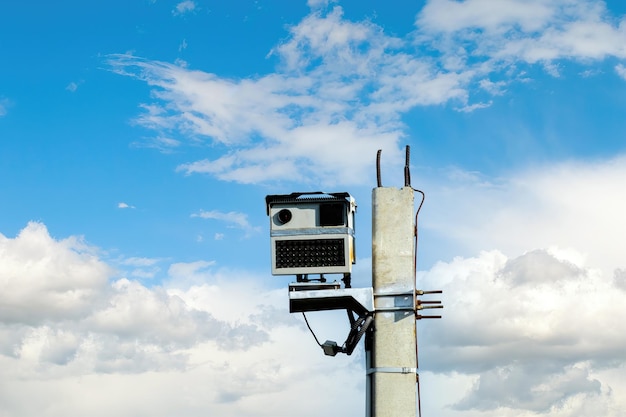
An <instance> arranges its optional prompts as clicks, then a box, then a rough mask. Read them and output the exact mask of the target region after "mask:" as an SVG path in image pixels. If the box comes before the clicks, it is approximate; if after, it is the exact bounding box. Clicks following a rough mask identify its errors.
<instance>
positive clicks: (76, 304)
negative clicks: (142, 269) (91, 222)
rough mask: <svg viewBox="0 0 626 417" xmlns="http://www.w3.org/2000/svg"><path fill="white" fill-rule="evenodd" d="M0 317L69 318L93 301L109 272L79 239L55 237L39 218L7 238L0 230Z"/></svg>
mask: <svg viewBox="0 0 626 417" xmlns="http://www.w3.org/2000/svg"><path fill="white" fill-rule="evenodd" d="M0 258H1V259H2V262H0V294H2V302H1V303H0V320H1V321H2V322H3V323H12V322H16V323H31V324H33V325H36V324H41V323H45V322H46V320H63V319H75V318H79V317H81V316H83V315H84V314H86V313H87V312H88V311H89V310H90V309H91V308H92V307H93V306H94V305H97V303H98V302H99V301H100V300H99V294H100V293H101V292H102V291H103V289H104V288H105V286H106V283H107V279H108V277H109V274H110V273H111V271H110V268H109V266H108V265H107V264H105V263H104V262H102V261H100V259H98V257H97V255H96V253H95V252H94V250H93V249H92V248H91V247H89V246H88V245H86V244H85V243H84V242H83V241H82V240H81V239H80V238H76V237H72V238H68V239H64V240H62V241H56V240H55V239H53V238H52V237H51V236H50V235H49V234H48V230H47V229H46V227H45V226H44V225H43V224H41V223H34V222H32V223H29V224H28V225H27V226H26V227H25V228H24V229H23V230H22V231H21V232H20V234H19V235H18V236H17V237H15V238H13V239H11V238H8V237H5V236H3V235H1V234H0Z"/></svg>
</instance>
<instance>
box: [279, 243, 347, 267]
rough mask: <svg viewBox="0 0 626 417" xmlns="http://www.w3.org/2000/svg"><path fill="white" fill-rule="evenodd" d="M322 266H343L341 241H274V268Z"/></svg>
mask: <svg viewBox="0 0 626 417" xmlns="http://www.w3.org/2000/svg"><path fill="white" fill-rule="evenodd" d="M322 266H345V251H344V240H343V239H311V240H277V241H276V268H315V267H322Z"/></svg>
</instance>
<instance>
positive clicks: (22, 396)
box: [0, 223, 363, 416]
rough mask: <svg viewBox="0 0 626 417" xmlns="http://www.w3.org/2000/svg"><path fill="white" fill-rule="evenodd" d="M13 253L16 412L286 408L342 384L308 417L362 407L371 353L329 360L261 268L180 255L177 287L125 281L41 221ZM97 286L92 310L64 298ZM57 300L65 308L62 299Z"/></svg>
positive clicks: (3, 346) (0, 249)
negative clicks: (223, 266) (220, 265)
mask: <svg viewBox="0 0 626 417" xmlns="http://www.w3.org/2000/svg"><path fill="white" fill-rule="evenodd" d="M51 258H55V259H57V261H55V262H52V260H51ZM0 259H2V261H3V262H1V263H0V265H1V267H2V269H0V282H1V283H2V284H1V285H2V288H1V290H2V291H0V306H2V307H3V309H2V313H1V314H0V367H1V368H2V370H3V372H2V373H1V375H0V384H1V385H2V386H3V387H5V388H6V389H5V388H3V390H1V391H0V411H1V412H2V413H3V414H6V415H42V416H46V415H58V414H59V413H60V414H63V415H68V416H80V415H94V414H97V413H98V412H101V411H102V410H105V411H106V412H107V413H110V412H114V413H115V414H116V415H136V414H137V413H140V414H144V413H147V414H150V415H171V414H184V415H189V416H196V415H198V416H199V415H206V413H207V412H208V413H209V414H215V415H223V416H240V415H257V416H262V415H267V416H275V415H280V414H281V413H283V412H284V410H285V407H287V408H289V407H292V406H295V405H296V404H307V402H311V401H313V399H312V398H311V396H310V393H311V392H315V391H316V390H319V387H320V386H325V385H327V384H328V383H329V382H331V381H334V382H337V381H341V383H342V389H341V390H334V391H329V392H328V393H326V394H325V395H324V396H323V397H324V398H322V399H317V398H315V399H314V401H315V407H313V406H311V407H307V408H306V410H304V411H303V413H302V415H304V416H313V415H317V413H318V410H319V407H322V408H323V409H326V410H340V411H341V412H343V413H347V412H350V410H351V409H352V407H353V406H352V405H351V404H346V403H345V401H344V402H342V401H340V400H341V399H342V398H344V399H345V398H346V396H348V397H358V396H359V395H360V390H361V389H362V378H360V374H361V371H362V369H361V367H360V366H358V365H357V366H356V367H355V366H354V364H355V363H356V362H355V361H358V360H361V359H362V357H361V358H357V357H352V358H348V357H346V358H343V360H342V359H339V360H337V361H328V360H327V358H326V357H325V356H324V355H323V354H322V353H321V351H320V350H319V347H318V346H317V345H315V344H314V343H303V341H306V342H311V340H310V335H309V334H308V330H307V329H306V327H305V326H304V325H303V324H302V323H301V322H300V321H299V320H297V319H296V318H295V317H293V316H291V315H289V314H288V312H287V311H286V308H287V302H286V301H287V300H286V297H285V293H284V291H282V290H273V289H269V288H267V287H265V285H264V284H263V280H262V279H261V278H260V277H258V276H255V275H254V274H251V273H249V272H247V273H246V272H245V271H224V270H221V271H220V270H217V269H216V268H214V264H213V263H212V262H208V261H196V262H191V263H175V264H172V265H171V267H170V268H169V275H170V280H169V281H168V283H167V285H165V286H155V287H152V288H148V287H145V286H144V285H142V284H141V283H139V282H137V281H133V280H130V279H127V278H120V277H115V276H114V272H113V271H112V268H110V267H108V266H107V265H106V263H105V262H104V261H102V260H101V259H98V257H97V253H96V251H95V249H93V248H89V247H88V246H87V245H86V244H84V243H83V242H82V241H81V240H80V239H77V238H67V239H64V240H56V239H54V238H52V237H50V236H49V234H48V232H47V230H46V228H45V226H43V225H42V224H38V223H32V224H29V225H28V226H27V227H26V228H25V229H24V230H23V231H22V232H21V233H20V234H19V235H18V236H17V237H15V238H7V237H4V236H2V239H1V240H0ZM120 263H123V262H120ZM126 264H128V265H131V266H144V267H145V266H150V265H153V264H154V260H152V259H147V258H128V259H127V260H126ZM233 276H237V277H239V279H238V280H237V281H233V280H232V277H233ZM18 283H19V286H21V287H23V288H24V289H23V291H22V293H19V291H18ZM84 288H92V289H93V291H92V292H90V293H89V294H90V298H89V306H88V308H87V307H85V305H84V303H83V300H81V299H80V297H69V296H65V294H64V293H65V292H71V291H74V292H77V293H80V292H81V291H82V290H83V289H84ZM24 294H25V295H24ZM57 299H59V300H61V301H63V303H62V305H59V304H57V303H51V302H50V301H49V300H57ZM8 307H12V309H10V310H11V311H9V313H10V314H8V313H7V311H8ZM342 317H343V316H342ZM311 367H313V368H314V369H316V370H317V371H319V372H316V373H311V369H313V368H311ZM305 374H309V377H307V378H302V375H305ZM354 381H359V382H354ZM131 393H132V395H131ZM32 396H36V397H37V401H32ZM285 396H286V397H285ZM111 397H115V398H116V401H114V402H111V400H110V399H111ZM285 398H288V399H289V398H291V400H287V402H285ZM279 399H280V400H279ZM292 401H293V402H292ZM358 403H359V406H358V407H361V408H362V407H363V405H362V404H361V403H362V402H361V401H359V402H358ZM338 404H339V405H338ZM311 405H312V403H311Z"/></svg>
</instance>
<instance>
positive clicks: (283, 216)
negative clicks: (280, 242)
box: [277, 209, 291, 224]
mask: <svg viewBox="0 0 626 417" xmlns="http://www.w3.org/2000/svg"><path fill="white" fill-rule="evenodd" d="M277 217H278V221H279V222H280V223H281V224H285V223H288V222H289V221H290V220H291V210H288V209H282V210H281V211H279V212H278V215H277Z"/></svg>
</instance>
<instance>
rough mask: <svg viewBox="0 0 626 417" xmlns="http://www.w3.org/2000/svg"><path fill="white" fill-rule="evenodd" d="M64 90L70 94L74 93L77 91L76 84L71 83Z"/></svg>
mask: <svg viewBox="0 0 626 417" xmlns="http://www.w3.org/2000/svg"><path fill="white" fill-rule="evenodd" d="M65 89H66V90H67V91H69V92H71V93H74V92H75V91H76V90H78V84H77V83H75V82H73V81H72V82H71V83H69V84H68V85H67V87H65Z"/></svg>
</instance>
